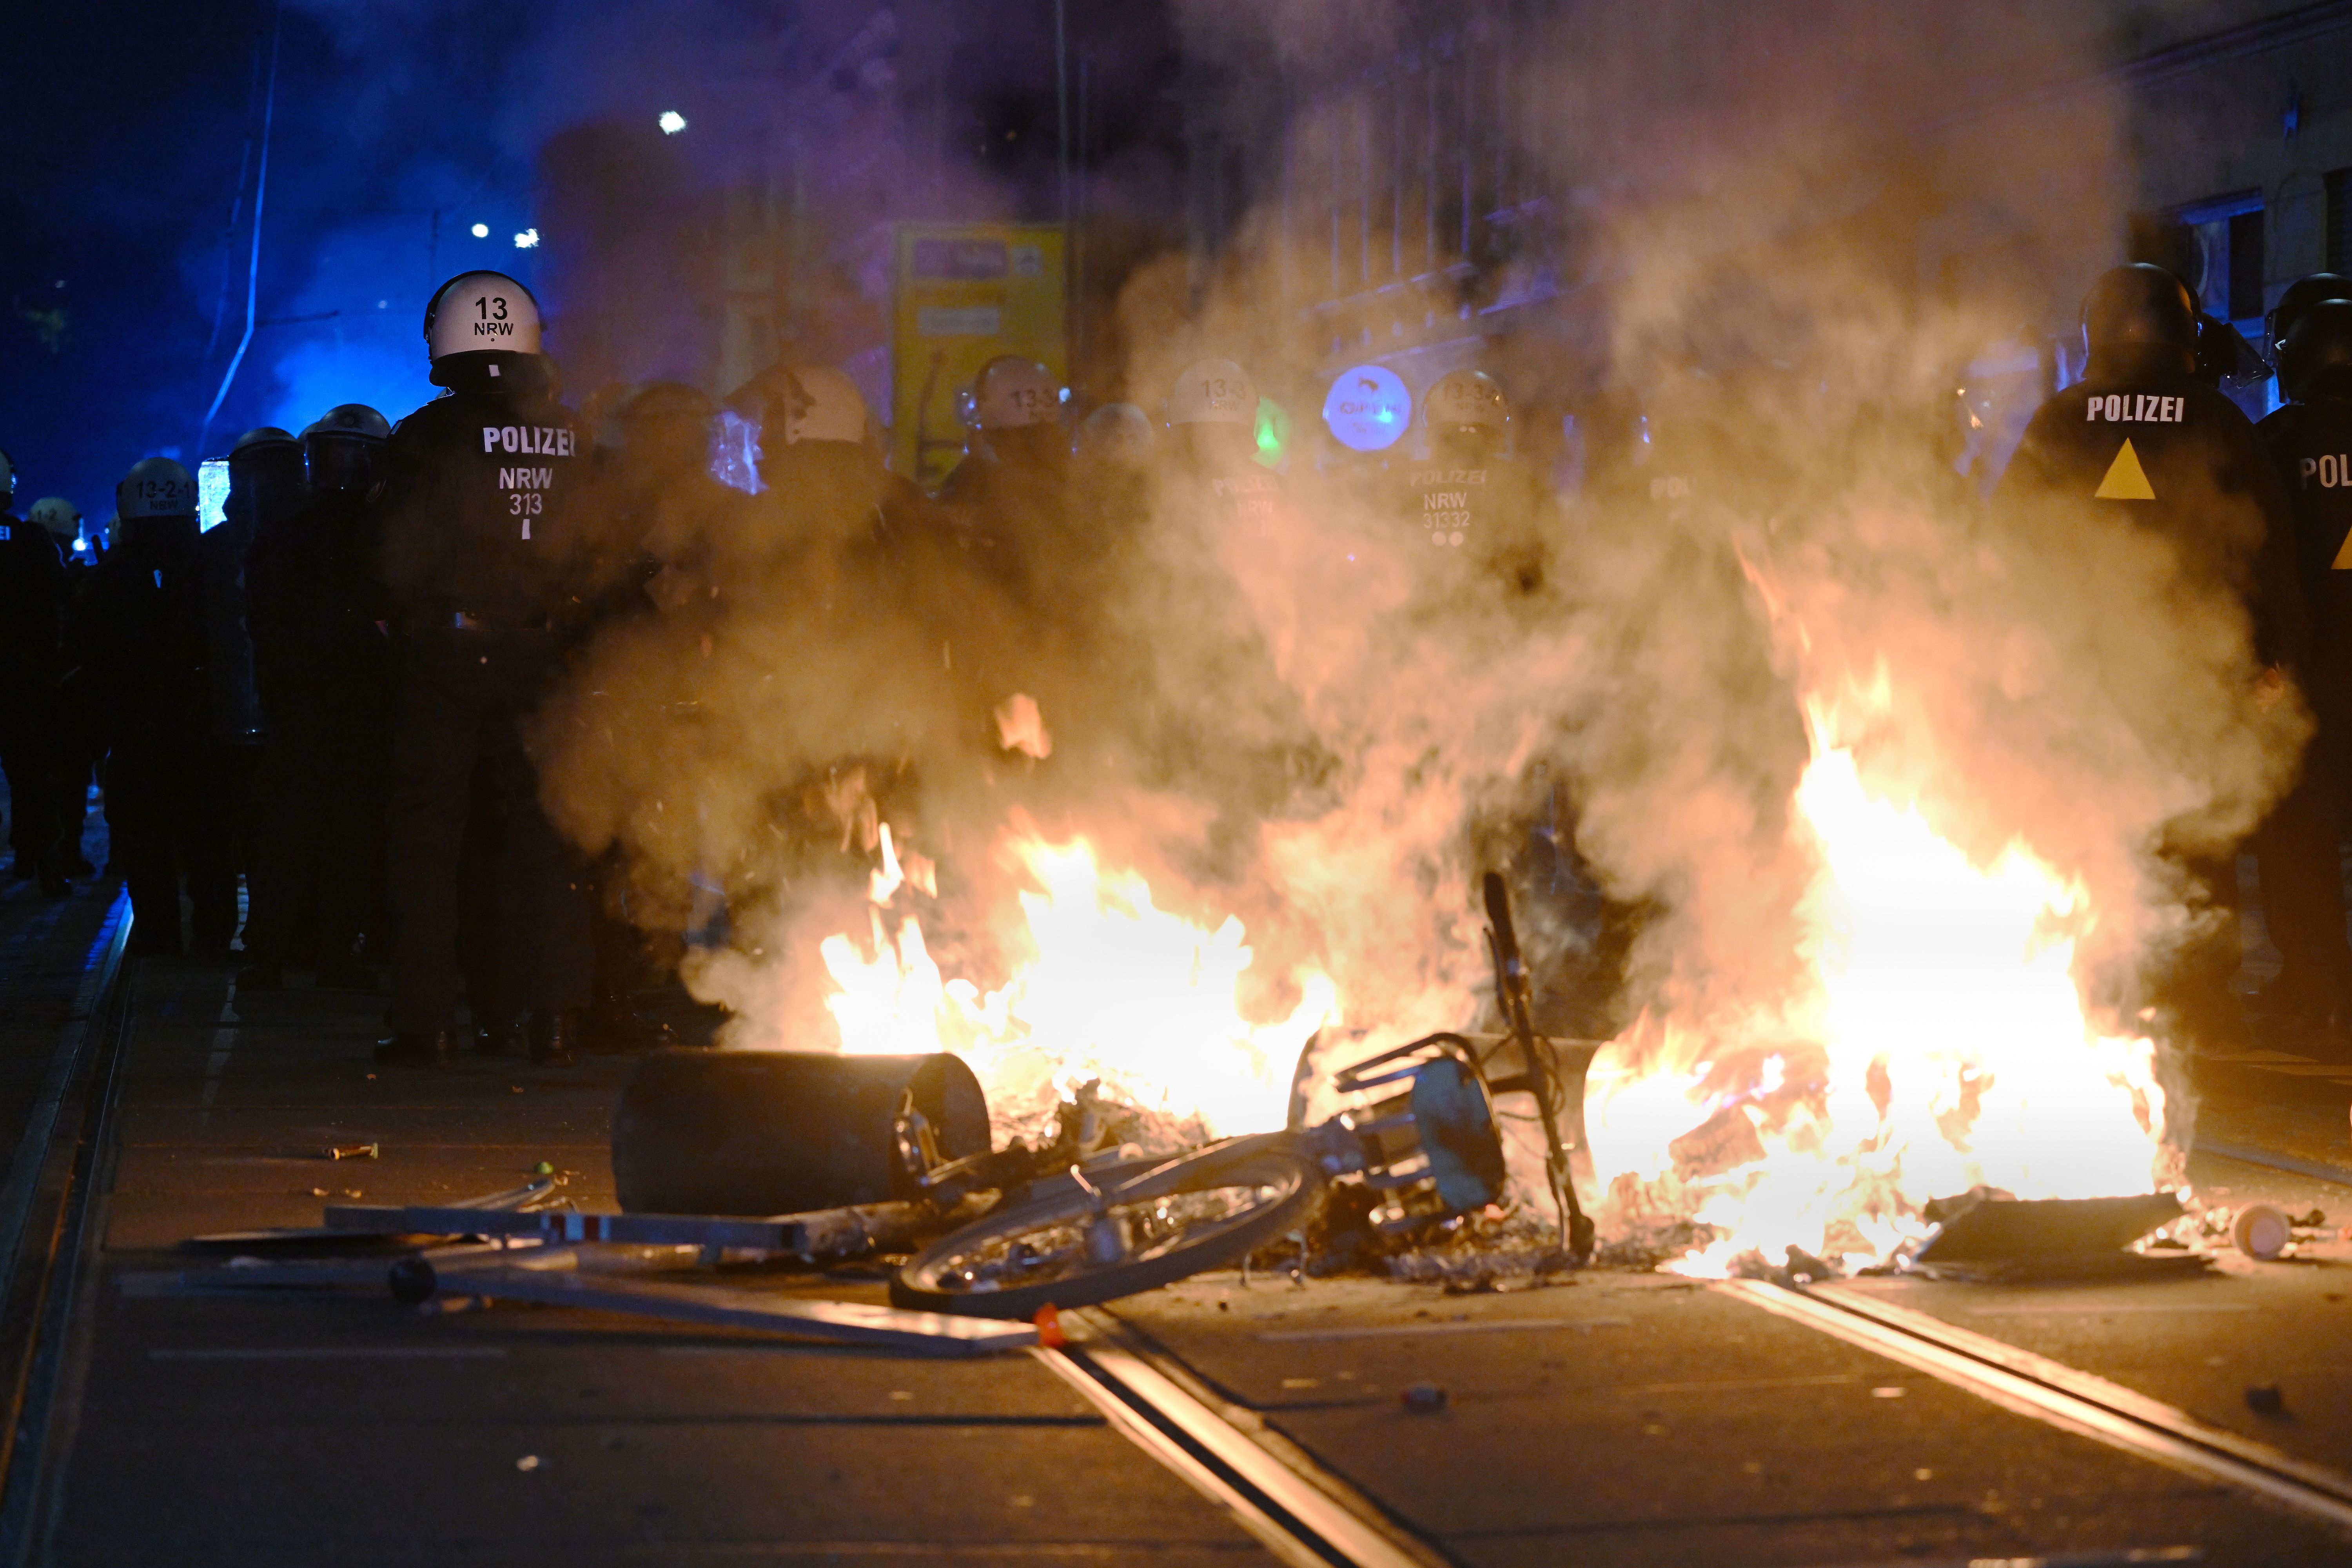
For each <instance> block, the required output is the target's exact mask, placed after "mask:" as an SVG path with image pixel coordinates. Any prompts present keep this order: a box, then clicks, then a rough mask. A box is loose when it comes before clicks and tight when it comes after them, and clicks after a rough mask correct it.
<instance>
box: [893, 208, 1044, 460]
mask: <svg viewBox="0 0 2352 1568" xmlns="http://www.w3.org/2000/svg"><path fill="white" fill-rule="evenodd" d="M1065 331H1066V327H1065V309H1064V300H1063V289H1062V230H1061V226H1059V225H1058V224H1017V223H902V224H899V225H898V226H897V228H896V231H895V233H894V236H893V238H892V261H891V306H890V388H891V390H890V403H891V409H890V426H891V454H892V455H891V467H892V468H896V469H897V470H898V472H899V473H901V474H904V475H905V476H907V477H908V479H912V480H914V481H915V482H916V483H917V484H919V485H921V486H922V487H923V488H924V489H932V488H935V487H936V486H937V485H938V484H939V483H940V480H942V479H946V478H947V476H948V470H950V468H954V467H955V466H956V463H957V462H958V460H959V459H961V458H962V456H963V442H964V425H963V417H962V413H961V408H960V406H959V405H958V402H957V394H959V393H961V392H966V391H969V390H970V389H971V383H972V377H974V376H975V375H977V374H979V373H980V367H981V366H982V365H984V364H986V363H988V362H989V361H990V360H992V359H994V358H995V357H996V356H997V355H999V354H1020V355H1022V356H1023V357H1024V358H1027V359H1034V360H1036V361H1038V362H1039V363H1042V364H1044V365H1045V368H1046V369H1047V370H1049V371H1052V372H1053V373H1054V375H1055V379H1056V380H1066V379H1067V378H1068V376H1069V364H1068V350H1067V344H1066V336H1065Z"/></svg>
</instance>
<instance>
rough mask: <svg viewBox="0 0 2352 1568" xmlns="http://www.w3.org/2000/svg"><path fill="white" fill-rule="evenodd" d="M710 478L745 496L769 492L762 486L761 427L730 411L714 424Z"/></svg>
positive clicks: (720, 411)
mask: <svg viewBox="0 0 2352 1568" xmlns="http://www.w3.org/2000/svg"><path fill="white" fill-rule="evenodd" d="M710 477H711V478H712V479H717V480H718V481H719V483H720V484H722V485H726V486H728V487H730V489H739V490H741V491H742V492H743V493H744V494H745V495H752V496H755V495H758V494H759V493H760V492H761V490H762V489H766V488H767V487H766V486H764V485H762V484H761V482H760V427H759V426H757V425H755V424H753V423H752V422H751V420H749V419H746V418H744V417H743V416H741V415H740V414H738V413H736V412H735V411H734V410H733V409H731V408H722V409H720V410H719V417H718V418H717V419H716V420H713V421H712V422H711V427H710Z"/></svg>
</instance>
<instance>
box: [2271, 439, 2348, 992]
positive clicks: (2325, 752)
mask: <svg viewBox="0 0 2352 1568" xmlns="http://www.w3.org/2000/svg"><path fill="white" fill-rule="evenodd" d="M2255 428H2256V433H2257V434H2258V435H2259V436H2260V437H2261V438H2262V440H2263V445H2264V447H2267V448H2268V449H2269V452H2270V455H2271V460H2272V461H2273V464H2275V465H2276V467H2277V469H2278V473H2279V477H2280V478H2281V479H2283V480H2284V481H2285V484H2286V489H2287V494H2288V496H2289V498H2290V499H2291V500H2292V502H2293V505H2294V543H2295V565H2296V575H2297V577H2298V578H2299V580H2300V581H2301V584H2302V586H2303V595H2304V600H2305V604H2306V605H2308V606H2309V607H2310V611H2311V620H2312V645H2311V655H2310V658H2308V660H2307V661H2306V662H2305V667H2304V671H2303V676H2304V680H2303V685H2304V690H2305V695H2306V697H2307V698H2308V699H2309V700H2310V703H2311V706H2312V710H2313V713H2314V715H2315V717H2316V718H2317V720H2318V721H2319V729H2318V733H2317V734H2316V735H2315V736H2314V737H2313V741H2312V745H2311V749H2310V751H2309V752H2307V753H2306V754H2305V760H2304V773H2303V776H2302V777H2301V779H2299V780H2298V782H2297V784H2296V785H2295V788H2294V793H2292V794H2291V795H2289V796H2288V797H2287V799H2286V800H2285V801H2284V802H2282V803H2281V805H2280V807H2279V810H2278V812H2277V814H2276V816H2275V817H2274V818H2273V823H2272V824H2271V826H2270V829H2269V830H2268V832H2267V834H2266V837H2267V839H2268V840H2269V842H2267V843H2266V844H2265V846H2264V851H2265V852H2264V854H2263V912H2264V914H2265V916H2266V918H2267V920H2268V922H2269V926H2270V931H2271V939H2272V941H2273V942H2275V943H2276V944H2277V945H2278V949H2279V953H2280V956H2281V957H2282V958H2283V959H2284V964H2283V966H2282V970H2281V973H2280V977H2279V983H2280V986H2281V988H2282V990H2283V991H2284V992H2285V993H2286V995H2285V997H2284V1000H2285V1001H2286V1002H2287V1003H2288V1004H2289V1005H2301V1006H2302V1007H2303V1008H2304V1009H2305V1011H2306V1012H2308V1013H2314V1014H2315V1013H2320V1012H2323V1011H2326V1010H2331V1009H2332V1010H2336V1011H2338V1012H2339V1013H2340V1012H2341V1011H2342V1010H2343V1009H2344V1007H2345V1005H2346V1004H2347V1002H2352V995H2347V990H2352V951H2347V947H2346V944H2345V935H2344V913H2345V911H2344V884H2343V877H2342V872H2341V870H2340V868H2339V862H2338V858H2337V857H2338V850H2337V843H2338V840H2339V839H2340V837H2342V831H2343V826H2344V823H2345V820H2346V816H2347V804H2348V803H2347V799H2346V791H2347V781H2352V549H2347V546H2352V402H2347V401H2345V400H2343V399H2340V398H2334V397H2329V398H2323V399H2316V400H2313V401H2309V402H2304V401H2297V402H2294V403H2290V404H2288V405H2285V406H2284V407H2283V408H2280V409H2278V410H2277V411H2276V412H2274V413H2273V414H2272V415H2271V416H2269V417H2267V418H2265V419H2264V420H2263V422H2262V424H2261V425H2259V426H2256V427H2255Z"/></svg>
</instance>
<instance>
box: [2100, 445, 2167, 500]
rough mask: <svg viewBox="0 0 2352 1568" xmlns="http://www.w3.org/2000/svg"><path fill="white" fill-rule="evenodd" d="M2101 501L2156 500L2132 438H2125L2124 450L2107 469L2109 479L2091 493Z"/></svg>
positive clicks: (2101, 481)
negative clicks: (2133, 447) (2140, 464)
mask: <svg viewBox="0 0 2352 1568" xmlns="http://www.w3.org/2000/svg"><path fill="white" fill-rule="evenodd" d="M2091 493H2092V494H2093V495H2095V496H2096V497H2098V498H2099V500H2155V499H2156V491H2155V489H2153V488H2152V487H2150V485H2149V484H2148V482H2147V469H2146V468H2141V467H2140V466H2139V454H2138V453H2137V452H2135V451H2133V450H2132V444H2131V438H2130V437H2125V438H2124V449H2123V450H2122V451H2120V452H2117V453H2116V460H2115V462H2114V463H2113V464H2111V465H2109V467H2108V468H2107V477H2106V478H2105V479H2101V480H2100V481H2099V488H2098V489H2095V490H2093V491H2092V492H2091Z"/></svg>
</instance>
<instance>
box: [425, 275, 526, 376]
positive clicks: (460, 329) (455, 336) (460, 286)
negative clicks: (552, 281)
mask: <svg viewBox="0 0 2352 1568" xmlns="http://www.w3.org/2000/svg"><path fill="white" fill-rule="evenodd" d="M492 350H495V351H499V352H503V353H516V354H535V353H539V301H538V300H534V299H532V298H531V293H530V289H526V288H524V287H523V286H522V285H521V284H520V283H518V282H516V281H515V280H514V279H511V278H509V277H508V276H507V275H506V274H505V273H503V272H461V273H459V274H458V275H457V277H455V278H452V279H449V281H447V282H446V283H444V284H443V285H441V287H440V288H439V289H437V290H436V291H435V293H434V295H433V302H432V303H431V304H429V305H427V306H425V353H426V355H427V356H428V357H430V358H433V359H446V357H448V356H449V355H451V354H463V353H484V352H487V351H492Z"/></svg>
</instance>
